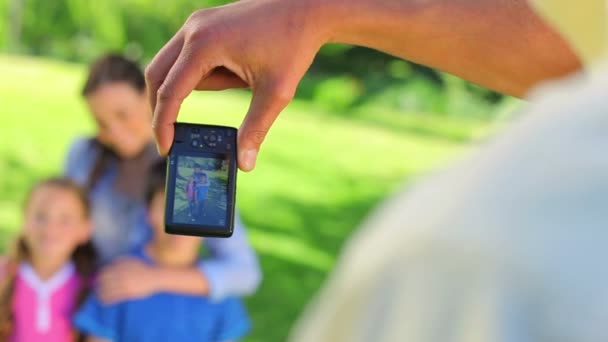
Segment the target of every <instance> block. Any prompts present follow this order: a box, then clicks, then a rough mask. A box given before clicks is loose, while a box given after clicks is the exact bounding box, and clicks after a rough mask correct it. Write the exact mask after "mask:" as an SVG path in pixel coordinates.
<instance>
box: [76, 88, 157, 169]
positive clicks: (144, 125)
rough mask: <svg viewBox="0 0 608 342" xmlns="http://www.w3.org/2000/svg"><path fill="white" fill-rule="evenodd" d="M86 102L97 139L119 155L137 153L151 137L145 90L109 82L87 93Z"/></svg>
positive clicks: (149, 114) (125, 156)
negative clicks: (141, 90)
mask: <svg viewBox="0 0 608 342" xmlns="http://www.w3.org/2000/svg"><path fill="white" fill-rule="evenodd" d="M86 101H87V104H88V106H89V109H90V110H91V113H92V114H93V117H94V118H95V121H96V123H97V137H98V139H99V140H100V141H101V143H103V144H104V145H106V146H108V147H109V148H111V149H112V150H113V151H114V152H115V153H116V154H118V155H119V156H120V157H122V158H133V157H135V156H137V155H138V154H139V153H140V152H141V151H142V150H143V149H144V147H145V146H146V144H148V143H149V142H150V139H152V125H151V122H152V120H151V117H152V115H151V111H150V107H149V105H148V101H147V99H146V94H145V92H139V91H138V90H137V89H135V88H134V87H132V86H131V85H129V84H128V83H126V82H111V83H106V84H104V85H102V86H100V87H99V88H98V89H96V90H95V91H94V92H92V93H91V94H89V95H87V97H86Z"/></svg>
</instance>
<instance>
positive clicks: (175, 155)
mask: <svg viewBox="0 0 608 342" xmlns="http://www.w3.org/2000/svg"><path fill="white" fill-rule="evenodd" d="M236 135H237V130H236V128H233V127H225V126H213V125H200V124H191V123H176V124H175V137H174V139H173V145H172V146H171V150H170V151H169V155H168V156H167V181H166V191H165V194H166V201H165V231H166V232H167V233H169V234H180V235H193V236H205V237H230V236H232V233H233V231H234V208H235V199H236V198H235V197H236V174H237V146H236Z"/></svg>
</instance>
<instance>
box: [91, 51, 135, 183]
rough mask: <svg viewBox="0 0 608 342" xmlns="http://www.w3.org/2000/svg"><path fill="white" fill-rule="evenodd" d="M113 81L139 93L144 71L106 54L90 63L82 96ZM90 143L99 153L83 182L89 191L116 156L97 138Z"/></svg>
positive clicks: (132, 62) (131, 62)
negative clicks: (122, 83)
mask: <svg viewBox="0 0 608 342" xmlns="http://www.w3.org/2000/svg"><path fill="white" fill-rule="evenodd" d="M114 82H126V83H127V84H129V85H130V86H132V87H133V89H135V90H137V91H139V92H140V93H143V92H144V91H145V90H146V79H145V77H144V73H143V71H142V69H141V68H140V66H139V65H138V64H137V63H136V62H134V61H132V60H130V59H127V58H125V57H123V56H121V55H118V54H107V55H104V56H102V57H100V58H99V59H97V60H96V61H95V62H93V64H91V67H90V68H89V75H88V77H87V80H86V82H85V84H84V87H83V88H82V96H85V97H86V96H88V95H90V94H92V93H94V92H95V91H96V90H98V89H99V88H100V87H101V86H103V85H105V84H108V83H114ZM91 144H92V145H93V146H94V147H95V148H97V149H99V155H98V157H97V159H96V160H95V163H94V164H93V167H92V168H91V172H90V173H89V177H88V179H87V182H86V184H85V187H86V189H87V190H89V191H90V190H92V189H93V188H94V187H95V185H96V184H97V181H98V180H99V178H100V177H101V176H102V174H103V172H104V171H105V169H106V168H107V167H108V165H109V163H110V161H111V160H112V159H113V158H115V157H116V154H115V153H114V151H112V150H111V149H110V148H108V147H107V146H104V145H103V144H101V143H100V142H99V141H98V140H97V139H92V140H91Z"/></svg>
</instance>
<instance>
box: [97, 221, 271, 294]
mask: <svg viewBox="0 0 608 342" xmlns="http://www.w3.org/2000/svg"><path fill="white" fill-rule="evenodd" d="M235 219H236V222H235V228H234V234H233V235H232V237H230V238H228V239H220V238H208V239H205V240H204V241H205V243H206V245H207V247H208V248H209V251H210V253H211V257H210V258H208V259H205V260H201V261H200V262H199V264H198V266H196V267H189V268H171V267H157V266H155V267H150V266H148V265H146V264H144V263H143V262H141V261H139V260H136V259H132V258H124V259H122V260H119V261H117V262H116V263H114V264H113V265H110V266H108V267H106V268H105V269H104V270H103V271H102V272H101V274H100V276H99V296H100V297H101V299H102V300H103V301H104V302H105V303H114V302H119V301H122V300H126V299H133V298H141V297H145V296H148V295H150V294H153V293H156V292H161V291H167V292H176V293H184V294H192V295H209V296H211V297H213V298H223V297H226V296H242V295H248V294H251V293H253V292H255V290H256V289H257V287H258V285H259V283H260V281H261V277H262V275H261V270H260V266H259V263H258V259H257V255H256V253H255V251H254V250H253V248H252V247H251V245H250V244H249V242H248V240H247V236H246V234H245V227H244V225H243V224H242V222H241V220H240V218H239V216H238V214H237V215H235Z"/></svg>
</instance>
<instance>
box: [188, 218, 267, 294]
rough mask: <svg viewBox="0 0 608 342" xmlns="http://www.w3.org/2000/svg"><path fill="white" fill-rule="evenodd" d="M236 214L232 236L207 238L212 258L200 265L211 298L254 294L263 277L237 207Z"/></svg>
mask: <svg viewBox="0 0 608 342" xmlns="http://www.w3.org/2000/svg"><path fill="white" fill-rule="evenodd" d="M234 217H235V223H234V234H233V235H232V236H231V237H230V238H228V239H222V238H207V239H205V243H206V245H207V247H208V248H209V251H210V252H211V255H212V258H209V259H205V260H202V261H201V262H200V263H199V268H200V269H201V271H202V272H203V273H204V274H205V276H206V278H207V282H208V283H209V296H211V297H212V298H217V299H219V298H224V297H227V296H243V295H249V294H252V293H254V292H255V291H256V290H257V288H258V286H259V285H260V282H261V281H262V270H261V268H260V264H259V261H258V257H257V254H256V252H255V250H254V249H253V247H252V246H251V244H250V243H249V241H248V239H247V234H246V229H245V225H244V224H243V222H242V221H241V218H240V215H239V214H238V211H237V213H235V216H234Z"/></svg>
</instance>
